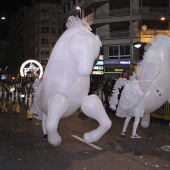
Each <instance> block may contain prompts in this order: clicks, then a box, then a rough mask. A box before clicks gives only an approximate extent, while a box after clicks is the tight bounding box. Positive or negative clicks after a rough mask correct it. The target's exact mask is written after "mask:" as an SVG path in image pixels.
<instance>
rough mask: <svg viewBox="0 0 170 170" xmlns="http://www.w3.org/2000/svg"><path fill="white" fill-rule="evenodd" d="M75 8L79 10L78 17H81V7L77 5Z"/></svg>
mask: <svg viewBox="0 0 170 170" xmlns="http://www.w3.org/2000/svg"><path fill="white" fill-rule="evenodd" d="M76 9H77V10H79V11H80V19H82V16H81V8H80V7H79V6H77V7H76Z"/></svg>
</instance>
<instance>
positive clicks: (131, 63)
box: [129, 0, 133, 74]
mask: <svg viewBox="0 0 170 170" xmlns="http://www.w3.org/2000/svg"><path fill="white" fill-rule="evenodd" d="M129 34H130V74H132V73H133V37H132V0H130V28H129Z"/></svg>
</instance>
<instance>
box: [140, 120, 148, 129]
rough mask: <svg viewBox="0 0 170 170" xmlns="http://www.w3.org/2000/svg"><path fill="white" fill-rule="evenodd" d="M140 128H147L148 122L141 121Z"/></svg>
mask: <svg viewBox="0 0 170 170" xmlns="http://www.w3.org/2000/svg"><path fill="white" fill-rule="evenodd" d="M141 126H142V127H143V128H148V127H149V122H147V121H141Z"/></svg>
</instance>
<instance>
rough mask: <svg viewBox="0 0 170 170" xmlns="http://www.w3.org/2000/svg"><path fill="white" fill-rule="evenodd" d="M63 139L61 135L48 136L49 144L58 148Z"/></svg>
mask: <svg viewBox="0 0 170 170" xmlns="http://www.w3.org/2000/svg"><path fill="white" fill-rule="evenodd" d="M61 141H62V140H61V137H60V136H59V135H57V136H56V135H48V142H49V143H50V144H51V145H53V146H58V145H59V144H60V143H61Z"/></svg>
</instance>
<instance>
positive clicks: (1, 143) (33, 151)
mask: <svg viewBox="0 0 170 170" xmlns="http://www.w3.org/2000/svg"><path fill="white" fill-rule="evenodd" d="M109 117H110V119H111V121H112V127H111V129H110V130H109V131H108V132H107V133H106V134H105V135H104V136H103V137H102V138H101V139H100V140H99V141H97V142H95V143H93V145H87V144H85V143H84V142H83V141H81V139H82V137H83V134H84V133H85V132H87V131H91V130H93V129H95V128H97V127H98V123H97V122H96V121H95V120H93V119H91V118H86V117H84V116H79V114H78V112H76V113H74V114H73V115H72V116H70V117H68V118H64V119H61V120H60V122H59V126H58V132H59V134H60V135H61V137H62V142H61V144H60V145H59V146H52V145H51V144H49V143H48V142H47V141H43V140H42V139H43V132H42V128H41V121H40V120H38V119H37V118H36V117H34V118H33V119H32V120H28V119H27V118H26V111H25V108H24V106H22V109H21V113H20V114H19V115H17V114H13V113H12V106H11V105H10V104H9V108H8V112H7V113H0V170H155V169H159V170H169V169H170V127H169V122H168V121H165V120H158V119H153V118H151V124H150V126H149V128H146V129H144V128H142V127H141V126H139V127H138V135H140V136H141V137H142V138H141V139H131V137H130V136H131V131H132V127H133V121H134V120H131V122H130V125H129V127H128V129H127V133H126V136H125V137H121V136H120V132H121V130H122V127H123V123H124V119H122V118H119V117H116V116H114V115H113V114H109Z"/></svg>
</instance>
